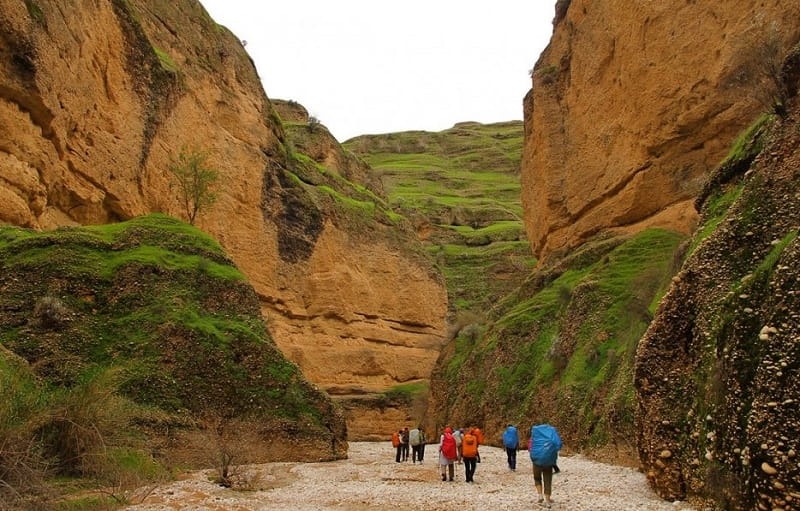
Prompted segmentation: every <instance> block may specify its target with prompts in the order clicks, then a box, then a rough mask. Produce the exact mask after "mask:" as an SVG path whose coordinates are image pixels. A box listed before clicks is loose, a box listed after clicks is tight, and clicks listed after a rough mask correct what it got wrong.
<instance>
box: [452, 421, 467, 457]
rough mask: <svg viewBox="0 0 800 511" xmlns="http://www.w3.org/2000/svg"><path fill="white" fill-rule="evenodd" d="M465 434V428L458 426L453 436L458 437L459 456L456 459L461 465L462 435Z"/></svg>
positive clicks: (457, 449)
mask: <svg viewBox="0 0 800 511" xmlns="http://www.w3.org/2000/svg"><path fill="white" fill-rule="evenodd" d="M463 435H464V430H463V429H461V428H456V429H455V430H454V431H453V438H455V439H456V451H458V458H457V459H456V461H457V462H458V464H459V465H461V437H462V436H463Z"/></svg>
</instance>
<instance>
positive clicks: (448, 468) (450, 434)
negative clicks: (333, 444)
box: [392, 424, 562, 508]
mask: <svg viewBox="0 0 800 511" xmlns="http://www.w3.org/2000/svg"><path fill="white" fill-rule="evenodd" d="M425 443H426V439H425V432H424V429H423V427H422V426H418V427H417V428H414V429H412V430H410V431H409V429H408V428H403V429H401V430H399V431H397V432H395V433H393V434H392V445H393V446H394V447H395V449H397V454H396V456H395V461H396V462H398V463H399V462H401V461H408V448H409V445H410V446H411V448H412V455H411V460H412V462H414V463H416V462H417V461H419V462H420V463H422V460H423V459H424V457H425ZM502 443H503V447H504V448H505V452H506V458H507V462H508V468H509V470H511V471H512V472H515V471H516V470H517V451H518V450H519V449H520V437H519V432H518V431H517V428H516V426H514V425H513V424H508V425H507V426H506V429H505V431H503V435H502ZM483 444H484V436H483V432H482V431H481V429H480V428H478V427H471V428H466V429H465V428H451V427H450V426H448V427H445V428H444V430H443V432H442V435H441V437H440V438H439V469H440V474H441V476H442V481H453V478H454V476H455V465H456V464H463V465H464V472H465V476H466V481H467V482H468V483H472V482H474V477H475V470H476V468H477V464H478V463H480V461H481V456H480V453H479V450H478V447H479V446H480V445H483ZM561 446H562V442H561V438H560V437H559V435H558V431H557V430H556V428H554V427H553V426H551V425H549V424H537V425H535V426H532V427H531V434H530V438H529V439H528V453H529V454H530V458H531V462H532V464H533V482H534V486H535V487H536V491H537V493H538V499H539V500H538V503H539V505H541V506H544V507H546V508H550V506H551V503H552V500H551V494H552V485H553V474H554V473H558V471H559V469H558V465H557V462H558V451H559V450H561Z"/></svg>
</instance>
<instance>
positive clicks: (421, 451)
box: [417, 425, 427, 463]
mask: <svg viewBox="0 0 800 511" xmlns="http://www.w3.org/2000/svg"><path fill="white" fill-rule="evenodd" d="M426 441H427V439H426V438H425V428H423V427H422V425H420V426H419V458H417V459H419V462H420V463H422V460H424V459H425V443H426Z"/></svg>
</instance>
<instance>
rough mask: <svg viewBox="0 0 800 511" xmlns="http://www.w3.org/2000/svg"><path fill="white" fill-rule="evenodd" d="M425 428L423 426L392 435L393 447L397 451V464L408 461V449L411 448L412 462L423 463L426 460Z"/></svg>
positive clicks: (405, 429)
mask: <svg viewBox="0 0 800 511" xmlns="http://www.w3.org/2000/svg"><path fill="white" fill-rule="evenodd" d="M425 443H426V439H425V428H423V427H422V426H421V425H420V426H418V427H416V428H414V429H412V430H409V429H408V428H407V427H406V428H403V429H401V430H398V431H396V432H394V433H392V446H393V447H394V448H395V449H396V450H397V453H396V455H395V458H394V460H395V461H396V462H397V463H400V462H401V461H408V448H409V446H410V447H411V462H412V463H416V462H420V463H422V460H423V459H425Z"/></svg>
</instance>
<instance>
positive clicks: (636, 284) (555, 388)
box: [432, 229, 682, 458]
mask: <svg viewBox="0 0 800 511" xmlns="http://www.w3.org/2000/svg"><path fill="white" fill-rule="evenodd" d="M681 241H682V236H680V235H678V234H676V233H673V232H669V231H665V230H658V229H651V230H647V231H644V232H641V233H639V234H637V235H635V236H633V237H631V238H629V239H619V238H617V239H613V238H611V239H608V238H607V239H598V240H597V241H595V242H593V243H589V244H587V245H586V246H584V247H582V249H581V250H579V251H577V252H576V253H574V254H572V256H571V257H569V258H565V259H562V260H561V261H558V262H557V263H554V264H553V265H552V266H548V267H543V268H539V269H537V270H536V271H535V272H534V273H533V274H532V275H531V276H530V277H529V278H528V279H527V280H526V281H525V282H524V283H523V284H522V286H521V287H519V289H518V290H516V291H515V292H513V293H511V294H510V295H508V296H507V297H506V298H504V299H503V300H502V301H501V302H500V304H499V305H498V307H497V308H496V309H494V310H493V311H492V313H491V321H490V323H489V327H488V330H487V331H486V332H472V331H470V330H467V331H464V332H461V333H460V335H459V336H458V337H457V338H456V339H455V340H454V341H453V346H452V347H450V348H449V349H448V350H445V351H446V352H447V351H449V353H448V354H447V355H446V357H447V358H446V360H444V361H443V362H442V364H441V365H440V370H439V372H438V373H437V374H435V376H434V380H433V383H432V388H434V389H438V388H442V389H448V391H447V393H446V394H444V395H442V396H437V397H438V399H437V400H436V401H437V402H441V403H445V404H444V405H443V406H441V407H440V408H439V409H438V410H437V414H438V416H437V421H444V420H445V419H448V420H449V421H451V422H456V423H462V422H463V421H468V422H472V421H477V422H478V423H480V424H483V425H484V427H485V430H486V431H487V432H490V433H497V434H499V433H500V432H501V431H502V429H503V427H504V426H505V424H507V423H508V422H513V423H515V424H532V423H535V422H538V421H550V422H551V423H553V424H558V426H559V429H560V430H561V431H562V433H563V436H564V437H565V439H566V441H567V443H568V445H570V446H571V447H572V448H575V449H581V448H597V447H603V446H607V445H616V446H617V447H618V448H619V449H620V450H621V451H623V454H626V455H627V456H628V457H629V458H632V455H633V452H634V446H633V443H632V438H633V431H634V429H633V426H634V425H633V415H634V408H635V403H634V399H633V387H632V384H631V382H632V370H633V360H634V354H635V351H636V345H637V341H638V339H639V337H640V336H641V335H642V333H643V332H644V331H645V329H646V328H647V325H648V324H649V322H650V319H651V317H652V314H653V311H654V305H653V304H654V302H655V297H656V296H659V295H660V293H661V292H662V291H663V289H665V288H666V285H667V283H668V281H669V277H670V276H671V275H672V273H673V271H674V268H673V265H674V261H675V258H674V254H675V252H676V249H677V248H678V246H679V245H680V243H681ZM477 375H482V376H481V377H477ZM440 423H443V422H440Z"/></svg>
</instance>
